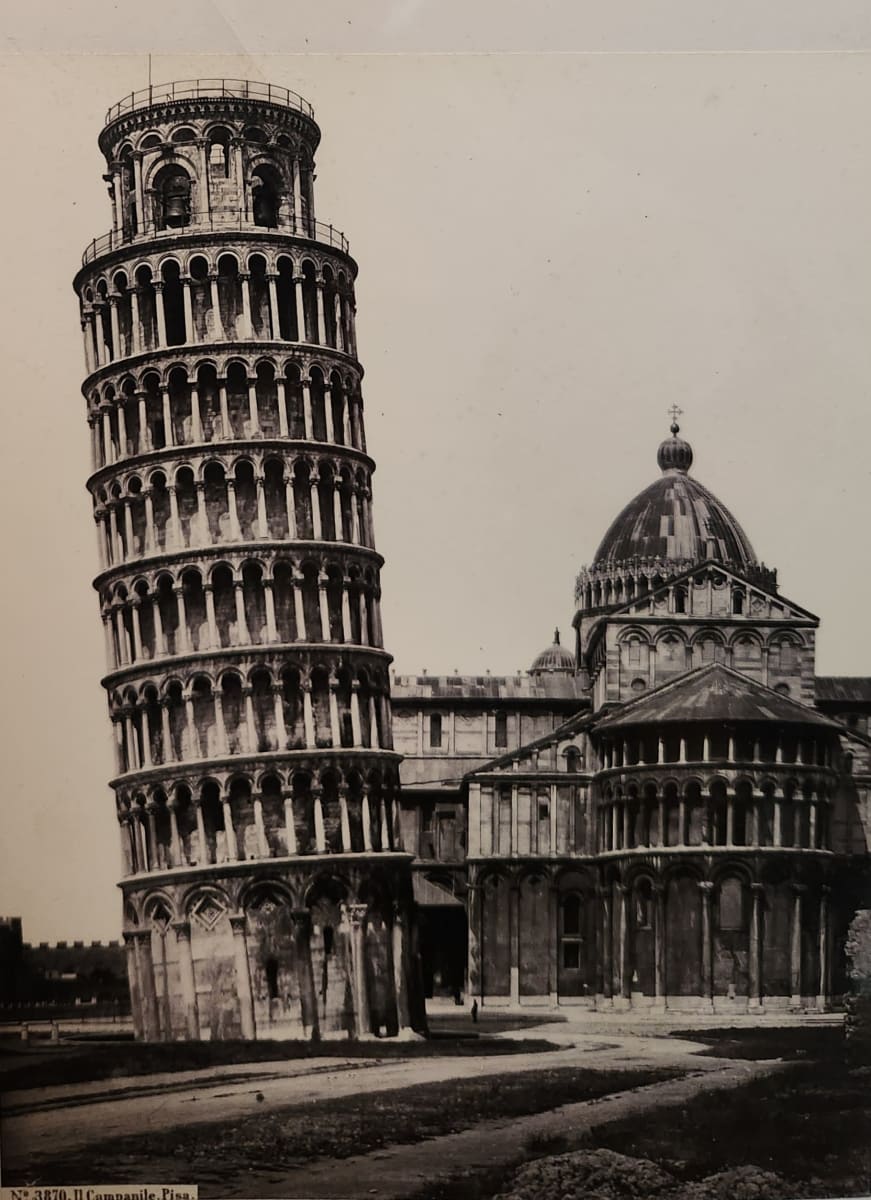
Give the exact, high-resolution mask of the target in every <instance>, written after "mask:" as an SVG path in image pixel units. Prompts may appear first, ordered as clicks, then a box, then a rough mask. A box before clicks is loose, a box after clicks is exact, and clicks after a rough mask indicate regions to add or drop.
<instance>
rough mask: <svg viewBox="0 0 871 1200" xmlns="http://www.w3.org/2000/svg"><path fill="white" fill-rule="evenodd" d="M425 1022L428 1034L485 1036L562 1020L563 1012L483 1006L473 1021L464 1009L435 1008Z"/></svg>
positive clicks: (551, 1023) (435, 1035)
mask: <svg viewBox="0 0 871 1200" xmlns="http://www.w3.org/2000/svg"><path fill="white" fill-rule="evenodd" d="M426 1019H427V1024H428V1025H429V1032H430V1036H434V1037H440V1036H442V1035H443V1034H449V1035H450V1036H452V1037H456V1036H457V1034H458V1033H462V1034H463V1035H464V1036H466V1035H467V1034H472V1036H482V1037H486V1036H487V1034H490V1033H511V1032H513V1031H514V1030H517V1029H530V1028H534V1027H535V1026H536V1025H545V1024H547V1025H554V1024H557V1023H559V1022H561V1021H562V1022H564V1021H565V1019H566V1018H565V1016H564V1015H563V1014H562V1013H553V1012H540V1013H537V1014H536V1015H532V1014H531V1013H507V1012H491V1011H489V1010H488V1009H486V1008H482V1009H480V1010H479V1012H478V1020H477V1022H474V1021H473V1020H472V1018H471V1016H470V1014H469V1013H468V1012H466V1011H465V1009H462V1008H457V1009H456V1010H451V1009H449V1008H448V1009H436V1011H435V1012H431V1013H428V1014H427V1018H426Z"/></svg>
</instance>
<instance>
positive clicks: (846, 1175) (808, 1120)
mask: <svg viewBox="0 0 871 1200" xmlns="http://www.w3.org/2000/svg"><path fill="white" fill-rule="evenodd" d="M594 1143H595V1144H596V1145H598V1146H604V1147H606V1148H608V1149H611V1150H619V1151H620V1153H621V1154H628V1155H632V1156H633V1157H637V1158H650V1159H653V1160H654V1161H655V1162H657V1163H659V1164H660V1165H661V1166H663V1167H665V1168H666V1169H667V1170H670V1171H672V1172H673V1173H674V1174H675V1175H677V1176H678V1177H680V1178H683V1179H699V1178H701V1177H703V1176H705V1175H709V1174H713V1173H715V1172H717V1171H721V1170H723V1169H725V1168H730V1167H737V1166H741V1165H743V1164H746V1163H752V1164H754V1165H755V1166H757V1167H761V1168H763V1169H765V1170H769V1171H774V1172H776V1173H777V1174H778V1175H781V1176H783V1177H784V1178H785V1179H787V1180H789V1181H792V1182H794V1183H795V1184H796V1185H797V1187H796V1195H802V1194H803V1195H812V1196H836V1195H840V1196H854V1195H867V1194H869V1193H871V1069H869V1068H867V1067H862V1068H855V1067H854V1068H851V1067H850V1066H849V1065H847V1064H846V1063H845V1062H844V1061H843V1059H842V1058H829V1059H826V1060H819V1061H817V1062H813V1063H797V1064H796V1065H795V1066H794V1067H791V1068H790V1069H789V1071H788V1072H786V1073H781V1074H779V1075H776V1076H772V1077H771V1078H768V1079H759V1080H755V1081H754V1082H752V1083H749V1084H747V1085H746V1086H745V1087H742V1088H739V1089H736V1090H735V1091H734V1092H732V1093H731V1094H730V1095H729V1097H728V1101H727V1102H725V1103H724V1098H723V1096H717V1095H710V1096H699V1097H696V1098H695V1099H694V1100H693V1102H692V1104H691V1105H687V1106H686V1107H675V1108H669V1109H667V1110H665V1109H663V1110H662V1111H661V1112H659V1113H654V1114H650V1115H648V1116H645V1117H644V1118H641V1119H628V1120H625V1121H618V1122H615V1123H614V1124H613V1125H609V1126H607V1128H602V1129H601V1130H599V1131H594Z"/></svg>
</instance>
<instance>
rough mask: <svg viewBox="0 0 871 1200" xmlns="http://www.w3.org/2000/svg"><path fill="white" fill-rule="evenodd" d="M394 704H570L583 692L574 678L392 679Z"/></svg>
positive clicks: (465, 676) (498, 676)
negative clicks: (415, 701) (414, 701)
mask: <svg viewBox="0 0 871 1200" xmlns="http://www.w3.org/2000/svg"><path fill="white" fill-rule="evenodd" d="M390 693H391V697H392V699H393V701H394V703H395V702H396V701H397V700H399V701H402V700H410V699H414V698H417V699H427V700H430V699H432V700H435V699H443V700H446V701H450V700H455V699H457V700H461V699H467V700H475V699H480V700H551V699H558V700H562V699H565V700H570V699H575V698H583V697H585V696H586V695H587V692H586V691H585V690H584V688H583V687H582V686H581V681H580V677H579V676H577V675H567V674H566V675H561V674H556V673H554V674H547V675H542V676H540V677H538V678H535V679H533V678H532V677H531V676H530V675H525V674H524V675H395V676H394V677H393V679H392V680H391V683H390Z"/></svg>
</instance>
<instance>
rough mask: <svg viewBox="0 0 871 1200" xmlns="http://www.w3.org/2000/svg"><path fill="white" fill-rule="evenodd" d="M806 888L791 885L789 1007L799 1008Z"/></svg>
mask: <svg viewBox="0 0 871 1200" xmlns="http://www.w3.org/2000/svg"><path fill="white" fill-rule="evenodd" d="M806 891H807V888H806V887H805V885H804V884H801V883H795V884H793V887H792V921H791V924H790V931H789V990H790V999H789V1003H790V1007H791V1008H801V994H802V984H803V980H802V977H801V924H802V900H803V898H804V894H805V892H806Z"/></svg>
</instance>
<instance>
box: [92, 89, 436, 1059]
mask: <svg viewBox="0 0 871 1200" xmlns="http://www.w3.org/2000/svg"><path fill="white" fill-rule="evenodd" d="M319 140H320V130H319V128H318V126H317V124H316V123H315V121H314V117H313V113H312V109H311V106H310V105H309V104H308V103H307V102H306V101H305V100H304V99H302V98H301V97H300V96H298V95H296V94H294V93H292V92H288V91H286V90H285V89H283V88H278V87H274V86H267V85H261V84H254V83H244V82H239V81H235V80H197V81H193V82H185V83H177V84H173V85H169V86H161V87H153V88H148V89H146V90H144V91H143V92H137V93H134V94H132V95H130V96H128V97H126V98H125V99H124V100H122V101H121V102H120V103H119V104H117V105H115V106H114V107H113V108H111V109H110V110H109V112H108V114H107V117H106V123H105V126H104V128H103V131H102V133H101V134H100V139H99V144H100V149H101V150H102V152H103V154H104V156H105V159H106V163H107V173H106V175H105V176H104V179H105V180H106V183H107V184H108V189H109V195H110V198H111V203H112V229H111V231H110V232H109V233H108V234H106V235H105V236H103V237H101V238H98V239H97V240H96V241H94V242H92V243H91V245H90V246H88V248H87V250H86V251H85V254H84V257H83V265H82V268H81V270H80V271H79V272H78V274H77V275H76V278H75V281H74V287H75V290H76V294H77V295H78V298H79V302H80V306H81V322H82V332H83V338H84V350H85V362H86V371H87V378H86V380H85V383H84V386H83V392H84V395H85V398H86V401H87V414H88V423H89V426H90V430H91V446H92V458H93V461H92V474H91V477H90V479H89V481H88V488H89V491H90V493H91V496H92V498H93V505H94V518H95V523H96V530H97V540H98V545H99V555H100V571H99V574H98V576H97V578H96V580H95V583H94V586H95V588H96V590H97V592H98V594H99V597H100V611H101V615H102V619H103V625H104V629H105V635H106V654H107V660H108V662H107V674H106V677H105V679H104V681H103V682H104V686H105V688H106V691H107V694H108V700H109V715H110V718H111V722H112V730H113V735H114V746H115V753H116V774H115V778H114V779H113V780H112V788H113V791H114V793H115V797H116V802H117V815H118V821H119V828H120V833H121V844H122V851H123V861H124V878H123V880H122V882H121V888H122V892H123V895H124V937H125V941H126V944H127V952H128V968H129V974H130V984H131V995H132V1002H133V1013H134V1022H135V1026H136V1032H137V1035H138V1036H139V1037H144V1038H149V1039H155V1038H164V1039H173V1038H231V1037H244V1038H253V1037H318V1036H321V1037H323V1036H330V1035H331V1034H333V1035H335V1036H347V1035H351V1036H358V1037H360V1036H368V1035H371V1034H381V1035H399V1036H403V1035H406V1036H413V1034H412V1030H421V1029H422V1028H423V1025H424V1017H423V1008H422V998H421V993H420V988H419V984H418V979H419V975H418V971H417V968H416V962H417V950H416V931H415V928H414V921H413V901H412V891H411V875H410V862H411V855H410V854H406V853H405V852H404V851H403V849H402V847H401V845H400V838H399V797H398V789H399V774H398V761H399V756H398V755H397V754H396V753H395V752H394V751H393V742H392V734H391V712H390V695H389V675H388V667H389V663H390V656H389V655H388V654H387V653H386V652H385V650H384V648H383V636H382V626H381V589H380V581H379V580H380V569H381V565H382V561H383V560H382V559H381V557H380V556H379V554H378V553H377V551H376V549H375V539H374V528H373V519H372V473H373V470H374V463H373V461H372V459H371V458H370V457H369V455H368V453H367V449H366V438H365V432H364V423H363V401H362V395H361V378H362V368H361V367H360V364H359V362H358V359H357V344H356V336H355V327H354V316H355V301H354V280H355V277H356V273H357V267H356V264H355V262H354V260H353V259H352V258H351V257H350V255H349V253H348V244H347V241H346V239H345V237H344V235H343V234H341V233H339V232H338V231H337V230H336V229H335V228H334V227H333V226H332V225H330V224H326V223H325V222H323V221H321V220H318V219H317V218H316V215H315V202H314V180H315V174H314V154H315V151H316V149H317V146H318V143H319Z"/></svg>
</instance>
